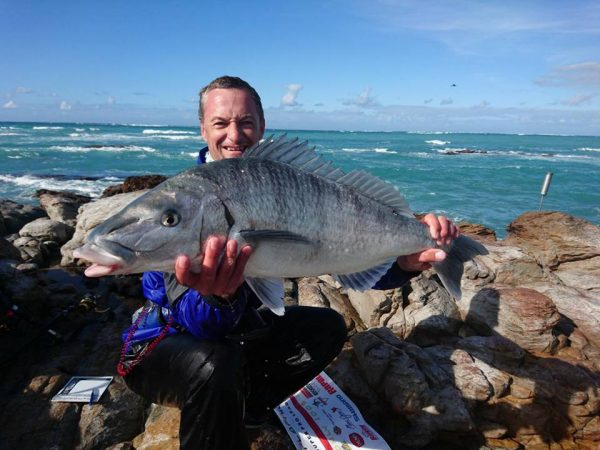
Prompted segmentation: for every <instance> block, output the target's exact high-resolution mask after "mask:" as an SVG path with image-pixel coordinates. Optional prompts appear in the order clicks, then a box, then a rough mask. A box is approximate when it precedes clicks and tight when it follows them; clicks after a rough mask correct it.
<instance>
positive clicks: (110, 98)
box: [106, 95, 116, 105]
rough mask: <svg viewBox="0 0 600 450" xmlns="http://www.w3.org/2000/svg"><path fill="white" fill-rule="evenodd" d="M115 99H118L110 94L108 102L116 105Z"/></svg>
mask: <svg viewBox="0 0 600 450" xmlns="http://www.w3.org/2000/svg"><path fill="white" fill-rule="evenodd" d="M115 101H116V100H115V98H114V97H113V96H112V95H109V96H108V98H107V99H106V103H108V104H109V105H114V104H115Z"/></svg>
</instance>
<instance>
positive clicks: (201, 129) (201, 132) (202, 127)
mask: <svg viewBox="0 0 600 450" xmlns="http://www.w3.org/2000/svg"><path fill="white" fill-rule="evenodd" d="M200 134H202V139H204V141H206V131H205V130H204V125H203V124H202V121H200Z"/></svg>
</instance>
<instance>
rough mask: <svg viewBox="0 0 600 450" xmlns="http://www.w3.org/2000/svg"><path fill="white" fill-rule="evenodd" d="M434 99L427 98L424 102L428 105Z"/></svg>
mask: <svg viewBox="0 0 600 450" xmlns="http://www.w3.org/2000/svg"><path fill="white" fill-rule="evenodd" d="M432 101H433V99H432V98H428V99H427V100H425V101H424V102H423V103H425V104H426V105H429V104H430V103H431V102H432Z"/></svg>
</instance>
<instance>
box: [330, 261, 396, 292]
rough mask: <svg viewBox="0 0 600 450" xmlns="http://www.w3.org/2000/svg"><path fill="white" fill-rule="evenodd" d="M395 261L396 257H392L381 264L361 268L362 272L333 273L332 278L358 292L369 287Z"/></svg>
mask: <svg viewBox="0 0 600 450" xmlns="http://www.w3.org/2000/svg"><path fill="white" fill-rule="evenodd" d="M395 262H396V257H393V258H390V259H388V260H386V261H385V262H383V263H382V264H379V265H377V266H375V267H371V268H370V269H367V270H363V271H362V272H355V273H347V274H344V275H339V274H338V275H333V278H334V279H335V280H336V281H338V282H339V283H340V284H341V285H342V286H343V287H345V288H347V289H348V288H350V289H354V290H355V291H359V292H362V291H366V290H368V289H371V288H372V287H373V286H374V285H375V283H377V282H378V281H379V280H380V279H381V277H382V276H384V275H385V274H386V273H387V271H388V270H390V267H392V264H394V263H395Z"/></svg>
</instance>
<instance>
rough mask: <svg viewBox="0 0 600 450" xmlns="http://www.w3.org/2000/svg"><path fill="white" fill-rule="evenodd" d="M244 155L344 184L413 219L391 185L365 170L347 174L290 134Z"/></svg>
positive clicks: (268, 139) (267, 140)
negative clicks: (290, 137) (286, 165)
mask: <svg viewBox="0 0 600 450" xmlns="http://www.w3.org/2000/svg"><path fill="white" fill-rule="evenodd" d="M243 157H244V158H260V159H269V160H271V161H277V162H280V163H284V164H289V165H290V166H294V167H296V168H298V169H300V170H302V171H304V172H309V173H313V174H315V175H318V176H320V177H323V178H327V179H329V180H332V181H335V182H337V183H341V184H343V185H345V186H348V187H351V188H353V189H355V190H356V191H357V192H360V193H361V194H362V195H364V196H366V197H369V198H371V199H373V200H375V201H378V202H380V203H382V204H384V205H386V206H389V207H390V208H392V209H393V210H394V211H395V212H397V213H398V214H400V215H403V216H407V217H411V218H413V217H414V215H413V213H412V211H411V210H410V208H409V206H408V203H407V202H406V200H405V199H404V197H403V196H402V194H400V192H398V191H397V190H396V189H395V188H394V187H393V186H392V185H391V184H389V183H386V182H385V181H383V180H381V179H379V178H377V177H375V176H373V175H371V174H369V173H367V172H364V171H362V170H353V171H351V172H348V173H345V172H344V171H342V170H341V169H339V168H337V167H335V166H334V165H333V163H331V162H330V161H326V160H325V159H323V158H322V157H321V156H319V155H318V154H317V153H316V152H315V147H314V146H309V145H308V143H307V142H306V141H299V140H298V138H293V139H288V137H287V135H285V134H284V135H282V136H279V137H277V138H274V137H273V136H270V137H268V138H267V139H265V140H264V141H262V142H260V143H258V144H256V145H254V146H252V147H251V148H249V149H248V150H246V151H245V152H244V156H243Z"/></svg>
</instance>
